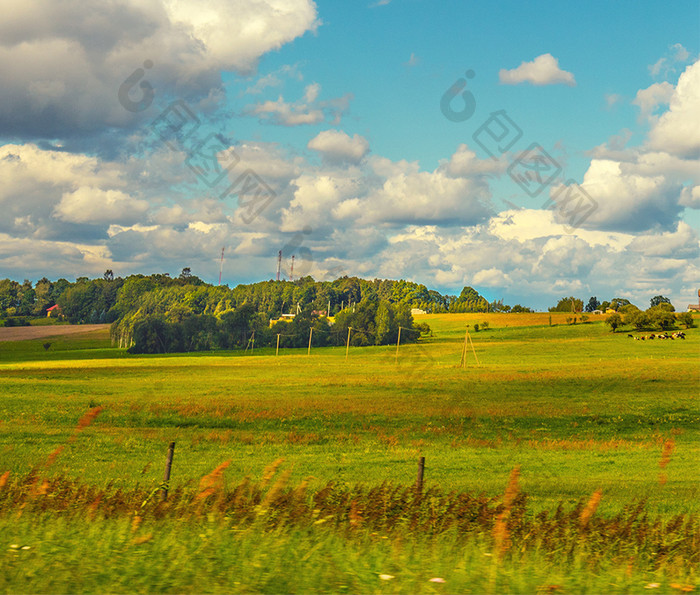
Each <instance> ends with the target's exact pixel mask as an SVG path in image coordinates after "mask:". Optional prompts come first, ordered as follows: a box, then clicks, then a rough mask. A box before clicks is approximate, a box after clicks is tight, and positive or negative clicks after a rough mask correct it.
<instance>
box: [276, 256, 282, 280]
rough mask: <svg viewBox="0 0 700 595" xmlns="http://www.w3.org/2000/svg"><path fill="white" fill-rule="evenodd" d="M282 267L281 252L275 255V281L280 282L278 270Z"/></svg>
mask: <svg viewBox="0 0 700 595" xmlns="http://www.w3.org/2000/svg"><path fill="white" fill-rule="evenodd" d="M281 267H282V250H280V251H279V252H278V253H277V280H278V281H279V280H280V268H281Z"/></svg>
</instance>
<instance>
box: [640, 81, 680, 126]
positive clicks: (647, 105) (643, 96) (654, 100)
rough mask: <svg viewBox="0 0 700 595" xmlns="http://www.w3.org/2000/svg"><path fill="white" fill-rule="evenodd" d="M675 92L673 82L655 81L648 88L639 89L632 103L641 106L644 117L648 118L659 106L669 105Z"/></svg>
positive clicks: (641, 114)
mask: <svg viewBox="0 0 700 595" xmlns="http://www.w3.org/2000/svg"><path fill="white" fill-rule="evenodd" d="M674 92H675V88H674V87H673V85H672V84H671V83H667V82H663V83H654V84H653V85H651V86H649V87H647V88H646V89H640V90H639V91H637V96H636V97H635V98H634V101H632V103H633V104H634V105H636V106H638V107H639V109H640V112H641V113H640V116H641V117H642V118H648V117H649V116H650V115H651V113H652V112H653V111H654V110H655V109H656V108H657V107H658V106H660V105H668V102H669V101H670V100H671V97H672V96H673V93H674Z"/></svg>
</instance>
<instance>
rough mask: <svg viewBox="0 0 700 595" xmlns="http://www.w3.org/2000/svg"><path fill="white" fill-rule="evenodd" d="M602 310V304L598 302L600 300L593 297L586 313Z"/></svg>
mask: <svg viewBox="0 0 700 595" xmlns="http://www.w3.org/2000/svg"><path fill="white" fill-rule="evenodd" d="M599 308H600V302H599V301H598V298H597V297H595V296H593V297H591V298H590V299H589V300H588V303H587V304H586V312H593V311H594V310H598V309H599Z"/></svg>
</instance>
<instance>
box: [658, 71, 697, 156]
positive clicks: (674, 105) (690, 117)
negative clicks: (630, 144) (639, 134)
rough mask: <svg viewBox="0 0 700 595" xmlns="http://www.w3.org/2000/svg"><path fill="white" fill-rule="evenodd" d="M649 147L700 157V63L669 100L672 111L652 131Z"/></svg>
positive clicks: (669, 110) (666, 113)
mask: <svg viewBox="0 0 700 595" xmlns="http://www.w3.org/2000/svg"><path fill="white" fill-rule="evenodd" d="M648 145H649V147H650V148H652V149H656V150H661V151H666V152H668V153H671V154H674V155H679V156H682V157H691V158H694V159H698V158H700V61H697V62H695V63H694V64H691V65H690V66H688V67H687V68H686V69H685V71H684V72H683V74H681V76H680V78H679V79H678V84H677V85H676V88H675V91H674V92H673V94H672V95H671V97H670V99H669V109H668V111H667V112H665V113H664V114H662V115H661V116H660V117H659V119H658V121H657V122H656V123H655V124H654V126H653V127H652V129H651V130H650V131H649V143H648Z"/></svg>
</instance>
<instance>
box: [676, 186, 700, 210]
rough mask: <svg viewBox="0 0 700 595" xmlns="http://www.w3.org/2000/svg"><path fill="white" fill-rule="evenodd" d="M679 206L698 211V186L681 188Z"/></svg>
mask: <svg viewBox="0 0 700 595" xmlns="http://www.w3.org/2000/svg"><path fill="white" fill-rule="evenodd" d="M680 204H681V205H683V206H684V207H688V208H690V209H700V186H693V187H690V186H686V187H685V188H683V190H682V191H681V199H680Z"/></svg>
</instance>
